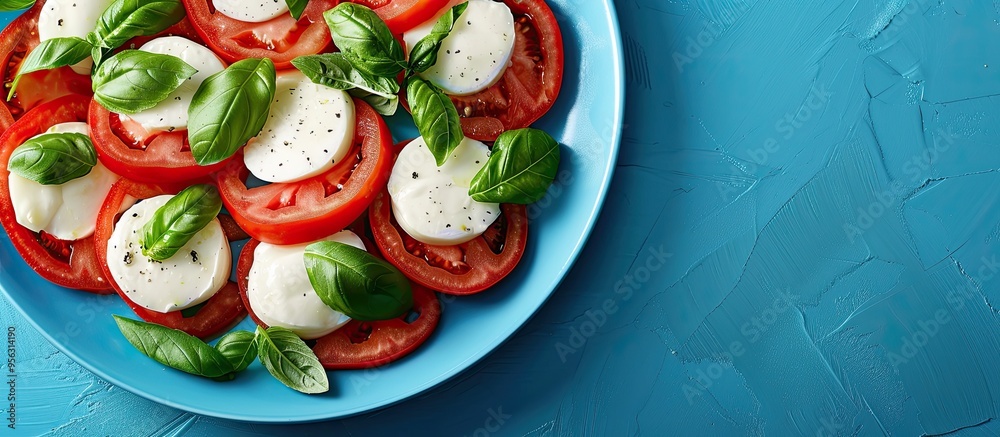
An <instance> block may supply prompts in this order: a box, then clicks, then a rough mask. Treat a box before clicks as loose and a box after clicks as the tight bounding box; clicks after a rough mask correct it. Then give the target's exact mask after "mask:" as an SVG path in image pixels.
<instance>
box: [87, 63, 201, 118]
mask: <svg viewBox="0 0 1000 437" xmlns="http://www.w3.org/2000/svg"><path fill="white" fill-rule="evenodd" d="M197 72H198V70H195V69H194V67H192V66H190V65H188V64H187V63H186V62H184V61H182V60H181V59H180V58H178V57H175V56H170V55H161V54H157V53H148V52H143V51H139V50H125V51H122V52H120V53H118V54H116V55H114V56H112V57H111V58H110V59H108V60H107V61H105V62H104V63H102V64H101V65H99V66H98V67H97V69H96V70H95V71H94V74H93V81H94V82H93V85H94V100H97V103H100V104H101V106H104V107H105V108H107V109H108V110H109V111H111V112H117V113H120V114H135V113H137V112H140V111H145V110H147V109H149V108H152V107H154V106H156V104H157V103H160V102H162V101H163V100H164V99H166V98H167V97H168V96H170V93H173V92H174V90H176V89H177V88H178V87H179V86H181V84H183V83H184V81H186V80H188V79H189V78H191V76H193V75H194V74H195V73H197Z"/></svg>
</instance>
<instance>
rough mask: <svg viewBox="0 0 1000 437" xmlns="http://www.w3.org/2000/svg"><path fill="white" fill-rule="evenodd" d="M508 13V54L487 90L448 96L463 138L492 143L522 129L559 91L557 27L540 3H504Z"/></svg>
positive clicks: (560, 51) (560, 55) (559, 37)
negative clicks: (507, 63)
mask: <svg viewBox="0 0 1000 437" xmlns="http://www.w3.org/2000/svg"><path fill="white" fill-rule="evenodd" d="M504 3H505V4H506V5H507V6H508V7H510V10H511V12H513V14H514V34H515V37H514V54H513V56H511V64H510V66H508V67H507V71H506V72H505V73H504V75H503V76H501V78H500V80H499V81H497V83H496V84H494V85H493V86H491V87H489V88H487V89H485V90H483V91H481V92H479V93H476V94H473V95H470V96H452V97H451V100H452V102H454V103H455V107H456V108H457V109H458V114H459V116H461V117H462V130H463V131H464V132H465V136H467V137H469V138H473V139H476V140H480V141H494V140H496V139H497V137H498V136H500V134H501V133H503V132H504V131H507V130H512V129H520V128H523V127H528V126H530V125H531V124H532V123H534V122H535V121H536V120H538V119H539V118H541V117H542V116H543V115H545V113H546V112H548V110H549V109H550V108H551V107H552V105H553V104H554V103H555V101H556V97H557V96H558V95H559V89H560V87H562V77H563V42H562V32H561V31H560V30H559V23H557V22H556V17H555V15H553V14H552V10H551V9H549V7H548V6H547V5H546V4H545V2H544V1H543V0H504Z"/></svg>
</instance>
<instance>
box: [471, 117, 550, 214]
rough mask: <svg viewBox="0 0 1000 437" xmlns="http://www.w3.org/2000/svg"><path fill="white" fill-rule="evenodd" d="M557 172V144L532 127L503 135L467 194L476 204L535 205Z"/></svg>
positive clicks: (547, 135)
mask: <svg viewBox="0 0 1000 437" xmlns="http://www.w3.org/2000/svg"><path fill="white" fill-rule="evenodd" d="M558 170H559V143H557V142H556V140H555V139H553V138H552V137H551V136H550V135H549V134H547V133H545V132H544V131H541V130H538V129H532V128H525V129H517V130H511V131H507V132H504V133H502V134H500V136H499V137H498V138H497V141H496V143H494V144H493V152H492V153H491V154H490V159H489V160H488V161H486V165H485V166H483V168H481V169H479V173H476V176H475V177H474V178H472V185H471V187H469V195H470V196H472V200H475V201H477V202H493V203H520V204H524V205H527V204H530V203H535V202H537V201H538V200H539V199H541V198H542V197H543V196H544V195H545V191H546V190H548V188H549V185H552V180H553V179H555V177H556V172H557V171H558Z"/></svg>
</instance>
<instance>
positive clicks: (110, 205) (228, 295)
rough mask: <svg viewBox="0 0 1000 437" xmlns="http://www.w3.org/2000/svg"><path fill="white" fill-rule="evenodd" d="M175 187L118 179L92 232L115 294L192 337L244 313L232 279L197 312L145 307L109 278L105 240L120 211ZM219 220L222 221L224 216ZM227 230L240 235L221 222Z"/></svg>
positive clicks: (225, 325)
mask: <svg viewBox="0 0 1000 437" xmlns="http://www.w3.org/2000/svg"><path fill="white" fill-rule="evenodd" d="M176 192H177V190H174V189H172V188H168V189H165V188H162V187H158V186H155V185H149V184H142V183H139V182H135V181H130V180H128V179H122V180H120V181H118V183H116V184H115V185H114V187H112V188H111V192H110V193H108V197H107V199H105V201H104V206H103V207H102V208H101V213H100V214H99V215H98V216H97V231H96V232H95V233H94V238H95V240H96V241H98V242H101V243H100V244H97V245H96V247H97V259H98V260H99V261H100V266H101V268H102V269H103V271H104V275H105V276H106V277H107V278H109V281H108V282H110V283H111V286H112V288H114V290H115V292H117V293H118V296H120V297H121V298H122V300H124V301H125V303H126V304H128V306H129V308H131V309H132V311H134V312H135V313H136V315H138V316H139V317H140V318H142V319H143V320H145V321H147V322H150V323H156V324H160V325H163V326H166V327H168V328H173V329H180V330H181V331H184V332H187V333H188V334H191V335H193V336H195V337H199V338H210V337H213V336H215V335H216V334H219V333H221V332H224V331H226V330H228V329H229V328H231V327H233V326H235V325H236V323H238V322H239V321H240V320H242V319H243V317H244V316H245V315H246V308H245V307H244V306H243V300H242V299H241V298H240V292H239V287H238V286H237V284H236V283H235V282H232V281H230V282H228V283H227V284H226V285H225V286H223V287H222V289H221V290H219V291H218V292H216V293H215V295H213V296H212V297H211V298H209V299H208V300H206V301H205V302H204V303H203V304H201V305H200V308H197V312H194V314H191V315H185V313H190V311H188V310H182V311H172V312H169V313H161V312H157V311H152V310H149V309H146V308H144V307H142V306H140V305H139V304H137V303H135V302H133V301H132V300H131V299H129V297H128V294H127V293H125V292H123V291H122V289H121V287H119V286H118V284H116V283H115V281H114V280H113V279H111V278H113V276H112V275H111V270H110V268H109V267H108V247H107V242H108V241H110V240H111V234H112V232H114V230H115V223H117V222H118V219H119V217H121V214H122V212H124V211H125V210H126V209H128V207H129V206H130V205H131V202H133V201H135V200H142V199H148V198H151V197H155V196H159V195H162V194H176ZM221 217H222V216H220V220H221V221H223V223H225V220H226V219H223V218H221ZM223 230H224V231H226V238H227V239H229V241H236V240H238V239H240V238H242V236H241V235H240V234H239V233H238V232H235V230H234V229H233V228H232V227H231V226H223Z"/></svg>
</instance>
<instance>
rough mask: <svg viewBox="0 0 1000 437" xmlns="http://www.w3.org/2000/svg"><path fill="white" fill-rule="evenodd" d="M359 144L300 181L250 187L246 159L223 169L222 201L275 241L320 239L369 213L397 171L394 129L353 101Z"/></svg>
mask: <svg viewBox="0 0 1000 437" xmlns="http://www.w3.org/2000/svg"><path fill="white" fill-rule="evenodd" d="M354 107H355V113H356V114H357V122H356V125H355V130H354V149H353V150H352V151H351V152H349V153H348V154H347V156H349V157H355V158H354V159H344V160H343V161H341V162H340V163H339V164H337V165H336V166H334V168H332V169H330V171H328V172H326V173H323V174H321V175H318V176H315V177H312V178H309V179H306V180H304V181H299V182H290V183H276V184H269V185H264V186H260V187H256V188H247V184H246V180H247V178H248V177H249V173H250V172H249V171H248V170H247V169H246V166H245V165H243V160H242V159H236V160H234V161H232V162H231V163H230V164H229V165H228V166H226V168H224V169H223V170H222V171H220V172H219V173H218V175H217V176H216V182H217V184H218V186H219V192H220V193H221V194H222V201H223V202H224V203H225V205H226V209H227V210H228V211H229V213H230V214H232V215H233V218H234V219H236V223H239V225H240V227H242V228H243V229H244V230H246V231H247V233H248V234H250V235H251V236H252V237H253V238H254V239H257V240H261V241H266V242H268V243H273V244H297V243H305V242H309V241H315V240H318V239H320V238H323V237H326V236H328V235H330V234H333V233H334V232H337V231H339V230H341V229H344V228H345V227H347V226H348V225H350V224H351V223H352V222H353V221H354V220H356V219H357V218H358V217H360V216H361V215H362V214H364V213H365V210H366V209H367V208H368V205H370V204H371V202H372V200H373V199H374V198H375V195H376V194H378V192H379V191H381V190H382V188H384V187H385V186H386V184H387V183H388V181H389V173H390V172H391V171H392V164H393V151H392V133H391V132H389V128H388V127H387V126H386V124H385V121H383V120H382V117H380V116H379V115H378V114H377V113H375V110H373V109H372V108H371V107H370V106H368V104H366V103H365V102H363V101H361V100H357V99H355V100H354Z"/></svg>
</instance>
